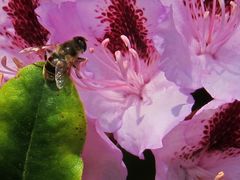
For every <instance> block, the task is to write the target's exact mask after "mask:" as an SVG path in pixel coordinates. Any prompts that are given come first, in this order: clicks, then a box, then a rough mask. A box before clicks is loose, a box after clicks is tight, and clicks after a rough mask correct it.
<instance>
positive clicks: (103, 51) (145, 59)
mask: <svg viewBox="0 0 240 180" xmlns="http://www.w3.org/2000/svg"><path fill="white" fill-rule="evenodd" d="M99 2H100V1H91V2H86V1H81V2H80V1H79V2H77V1H76V2H65V3H62V4H61V5H60V6H59V5H56V4H54V3H45V4H44V5H43V6H41V7H40V8H38V10H37V12H38V14H39V16H40V21H41V22H42V24H43V25H44V26H45V27H46V28H47V29H48V30H49V31H50V34H51V36H52V41H60V40H63V39H66V38H67V37H69V36H74V35H75V34H84V35H85V37H86V39H88V46H90V47H92V48H90V49H89V50H90V52H89V53H85V54H84V55H85V56H86V57H87V58H88V61H87V62H85V63H82V64H80V67H79V69H80V71H79V74H78V76H77V77H75V78H74V80H75V82H76V84H77V85H78V87H79V91H80V95H81V97H82V99H83V102H84V105H85V108H86V111H87V113H88V115H89V116H91V117H92V118H94V119H96V120H97V122H96V123H97V125H98V127H100V128H101V129H102V130H103V131H105V132H111V133H114V137H115V139H116V140H117V142H118V143H119V144H120V145H121V146H122V147H123V148H125V149H126V150H128V151H129V152H131V153H133V154H135V155H139V156H141V153H142V152H143V151H144V150H145V149H148V148H149V149H152V148H158V147H161V138H163V137H164V135H165V134H166V133H167V132H168V131H169V130H170V129H171V128H173V127H174V126H175V125H176V124H178V122H179V120H178V117H183V116H186V115H187V114H188V113H189V109H190V104H189V103H190V102H188V101H189V100H190V99H189V98H188V96H186V95H184V94H183V93H181V92H180V89H179V87H177V86H176V85H174V84H173V83H171V82H169V81H167V80H166V79H165V77H164V74H163V73H162V72H161V69H160V68H159V65H160V64H161V57H160V55H159V53H158V52H157V51H156V50H155V48H154V46H153V42H152V37H153V36H154V34H156V33H157V32H156V30H157V29H155V27H154V26H155V24H156V23H158V24H161V23H162V22H164V21H168V10H167V9H165V8H164V7H163V6H162V5H161V3H160V2H159V1H151V2H149V3H147V4H146V3H144V2H143V1H138V2H135V1H104V3H103V2H102V3H99ZM143 5H144V6H143ZM92 7H95V8H96V9H95V10H94V11H90V8H92ZM73 11H75V12H76V13H74V14H75V15H74V17H71V18H74V19H78V23H77V24H72V25H71V24H69V26H68V27H67V28H66V27H63V26H65V25H64V23H63V22H62V19H63V20H64V21H66V19H67V17H66V12H73ZM54 12H56V13H57V14H58V17H59V20H58V22H52V19H53V17H54V14H55V13H54ZM126 12H127V13H126ZM151 12H155V13H156V15H157V16H156V15H154V16H150V13H151ZM82 14H84V15H85V16H86V18H82V16H81V15H82ZM147 15H148V16H149V17H148V16H147ZM61 17H62V19H61ZM78 25H79V29H77V28H76V26H78ZM52 29H54V31H51V30H52ZM69 29H73V32H70V31H69ZM55 30H56V31H61V32H59V33H56V31H55ZM84 30H88V31H84ZM59 34H61V36H59ZM65 34H66V36H65ZM63 35H64V36H65V37H64V36H63ZM50 38H51V37H50ZM149 132H151V133H149Z"/></svg>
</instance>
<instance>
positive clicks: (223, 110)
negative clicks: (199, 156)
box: [201, 101, 240, 156]
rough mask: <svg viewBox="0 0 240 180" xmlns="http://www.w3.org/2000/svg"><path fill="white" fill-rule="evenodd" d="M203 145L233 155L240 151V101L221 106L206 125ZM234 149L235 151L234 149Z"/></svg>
mask: <svg viewBox="0 0 240 180" xmlns="http://www.w3.org/2000/svg"><path fill="white" fill-rule="evenodd" d="M203 133H204V137H203V138H202V141H201V143H202V146H207V147H208V148H207V149H208V151H209V152H212V151H221V152H226V153H227V155H228V156H230V155H231V156H233V155H235V154H238V153H239V152H240V102H239V101H234V102H233V103H229V104H227V105H223V106H221V107H220V109H219V110H218V112H217V113H215V114H214V115H213V117H212V118H211V119H210V120H209V121H208V125H205V126H204V130H203ZM232 149H234V151H233V150H232Z"/></svg>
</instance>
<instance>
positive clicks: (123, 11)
mask: <svg viewBox="0 0 240 180" xmlns="http://www.w3.org/2000/svg"><path fill="white" fill-rule="evenodd" d="M105 3H106V4H108V7H107V8H106V9H102V8H100V7H97V9H96V12H97V13H99V14H100V15H99V16H97V17H96V18H97V19H99V20H100V22H101V23H107V24H108V26H107V28H106V29H105V35H104V37H102V38H100V39H99V41H102V40H103V39H105V38H109V39H110V43H109V45H108V48H109V50H110V51H111V52H112V53H114V52H115V51H116V50H121V51H123V52H124V51H126V50H127V49H126V47H125V45H124V44H123V42H122V40H121V39H120V35H126V36H127V37H128V38H129V40H130V42H131V45H132V46H133V48H134V49H136V50H137V52H138V54H139V56H140V57H141V58H142V59H144V61H146V62H147V63H149V61H150V55H151V53H152V52H153V51H154V48H153V45H152V40H150V39H148V37H147V35H148V30H147V28H146V22H147V18H146V17H145V16H144V9H140V8H138V7H137V5H136V1H135V0H110V2H106V1H105ZM111 42H114V43H111Z"/></svg>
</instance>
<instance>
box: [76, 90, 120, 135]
mask: <svg viewBox="0 0 240 180" xmlns="http://www.w3.org/2000/svg"><path fill="white" fill-rule="evenodd" d="M80 95H81V99H82V101H83V102H84V106H85V110H86V112H87V114H88V116H89V117H91V118H95V119H97V126H98V127H99V128H100V129H101V130H102V131H104V132H114V131H116V130H117V129H118V128H120V126H121V124H122V121H121V119H122V114H123V112H124V110H125V108H124V107H125V106H124V98H123V97H121V94H119V93H116V92H112V91H105V92H103V93H96V92H92V91H81V93H80ZM109 98H110V99H109ZM111 98H112V99H114V101H112V100H111ZM117 99H119V101H115V100H117Z"/></svg>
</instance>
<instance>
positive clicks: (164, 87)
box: [115, 73, 191, 156]
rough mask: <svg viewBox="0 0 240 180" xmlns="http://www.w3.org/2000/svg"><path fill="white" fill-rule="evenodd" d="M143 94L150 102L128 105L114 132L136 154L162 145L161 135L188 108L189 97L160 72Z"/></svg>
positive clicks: (178, 119) (174, 123)
mask: <svg viewBox="0 0 240 180" xmlns="http://www.w3.org/2000/svg"><path fill="white" fill-rule="evenodd" d="M146 93H147V94H148V95H149V98H150V100H149V101H150V102H148V101H146V102H145V103H144V102H140V101H139V102H138V103H139V104H133V105H132V106H130V107H129V108H128V109H127V110H126V111H125V112H124V116H123V123H122V126H121V128H120V129H119V130H118V131H117V132H116V133H115V137H116V139H117V141H118V143H119V144H120V145H121V146H122V147H123V148H125V149H126V150H127V151H129V152H131V153H132V154H135V155H138V156H140V155H141V154H142V152H143V151H144V150H145V149H156V148H160V147H162V138H163V137H164V136H165V135H166V134H167V133H168V132H169V131H170V130H171V129H172V128H173V127H175V126H176V125H177V124H178V123H179V122H180V119H184V117H185V116H186V115H187V114H189V112H190V109H191V104H190V103H189V99H188V97H187V96H185V95H183V94H182V93H180V92H179V89H178V87H176V86H175V85H174V84H173V83H171V82H169V81H167V80H166V79H165V77H164V76H163V74H162V73H161V74H160V75H159V76H157V77H156V78H155V79H154V80H152V81H151V82H150V83H149V84H147V87H146ZM169 96H171V98H170V97H169ZM150 132H151V133H150Z"/></svg>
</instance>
